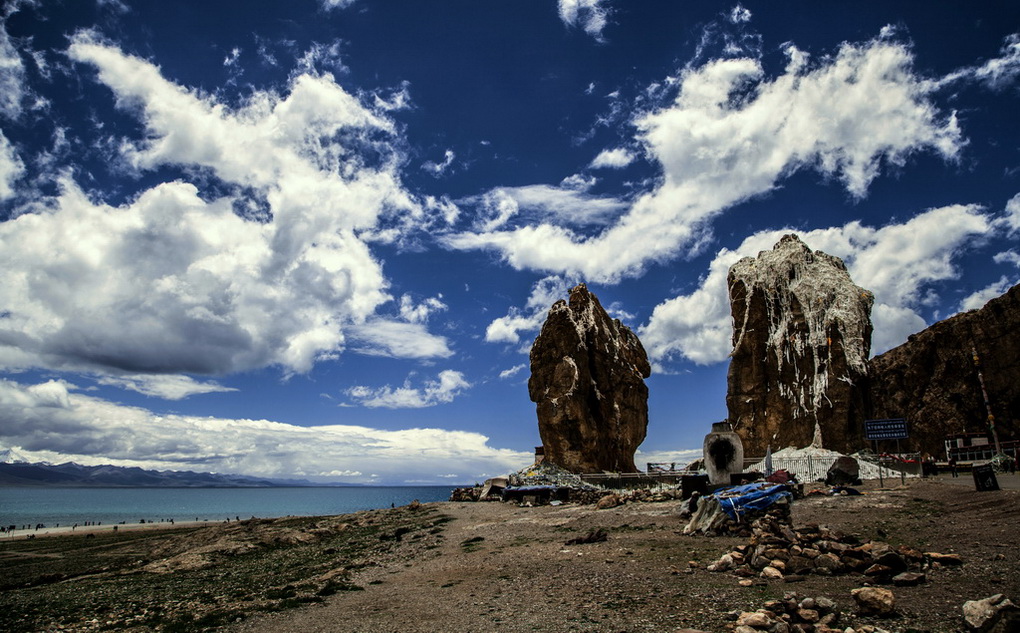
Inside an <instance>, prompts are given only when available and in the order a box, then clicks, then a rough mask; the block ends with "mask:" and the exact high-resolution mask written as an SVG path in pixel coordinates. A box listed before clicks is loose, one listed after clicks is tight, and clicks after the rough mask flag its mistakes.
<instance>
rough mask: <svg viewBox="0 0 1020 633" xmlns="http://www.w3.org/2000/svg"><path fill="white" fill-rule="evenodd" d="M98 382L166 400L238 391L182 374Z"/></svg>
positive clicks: (130, 377) (131, 376)
mask: <svg viewBox="0 0 1020 633" xmlns="http://www.w3.org/2000/svg"><path fill="white" fill-rule="evenodd" d="M98 382H99V384H101V385H111V386H114V387H120V388H121V389H127V390H129V391H137V392H138V393H140V394H143V395H146V396H154V397H156V398H163V399H165V400H182V399H184V398H187V397H189V396H194V395H198V394H203V393H224V392H228V391H237V389H233V388H231V387H224V386H223V385H221V384H219V383H217V382H215V381H205V382H201V381H198V380H195V379H194V378H192V377H190V376H184V375H181V374H169V375H165V374H164V375H144V374H135V375H129V376H101V377H100V378H99V380H98Z"/></svg>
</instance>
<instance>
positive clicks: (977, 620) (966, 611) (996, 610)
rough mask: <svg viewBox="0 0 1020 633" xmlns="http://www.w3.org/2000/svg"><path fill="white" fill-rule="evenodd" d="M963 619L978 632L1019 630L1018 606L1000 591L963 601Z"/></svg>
mask: <svg viewBox="0 0 1020 633" xmlns="http://www.w3.org/2000/svg"><path fill="white" fill-rule="evenodd" d="M963 619H964V620H965V621H966V622H967V626H968V627H970V630H972V631H977V632H978V633H1010V632H1012V631H1018V630H1020V608H1018V607H1017V606H1016V605H1015V604H1013V602H1011V601H1010V600H1009V599H1008V598H1006V597H1005V596H1003V595H1002V594H1001V593H997V594H995V595H994V596H989V597H988V598H985V599H983V600H970V601H967V602H965V603H963Z"/></svg>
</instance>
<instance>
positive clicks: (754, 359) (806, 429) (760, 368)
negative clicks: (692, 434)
mask: <svg viewBox="0 0 1020 633" xmlns="http://www.w3.org/2000/svg"><path fill="white" fill-rule="evenodd" d="M728 283H729V295H730V306H731V312H732V315H733V323H734V332H733V353H732V360H731V362H730V368H729V374H728V386H727V387H728V388H727V395H726V406H727V409H728V410H729V420H730V422H731V423H732V424H733V428H734V430H735V431H736V432H737V433H738V434H739V435H740V436H741V439H742V440H743V443H744V452H745V454H747V455H763V454H764V453H765V450H766V448H767V447H768V446H769V445H771V446H772V447H773V448H776V447H785V446H796V447H803V446H807V445H809V444H812V443H813V442H814V441H817V440H818V439H820V440H821V443H822V445H823V446H824V447H826V448H829V449H832V450H837V451H841V452H850V451H852V450H856V449H858V448H860V444H861V440H860V438H861V428H860V426H861V421H862V420H863V417H864V415H863V413H864V403H865V391H864V382H865V381H864V379H865V377H866V375H867V359H868V356H869V354H870V349H871V318H870V315H871V306H872V303H873V301H874V298H873V296H872V294H871V293H870V292H868V291H867V290H864V289H863V288H860V287H858V286H856V285H854V283H853V281H852V280H851V279H850V275H849V273H847V270H846V266H845V265H844V264H843V262H842V260H840V259H839V258H838V257H833V256H831V255H827V254H826V253H823V252H821V251H811V249H810V248H808V246H807V245H806V244H804V242H802V241H801V240H800V238H798V237H797V236H796V235H786V236H784V237H783V238H782V239H781V240H780V241H779V243H778V244H776V246H775V248H774V249H773V250H771V251H763V252H761V253H759V254H758V257H757V258H750V257H746V258H744V259H742V260H740V261H739V262H737V263H736V264H734V265H733V267H732V268H730V273H729V279H728ZM819 436H820V438H819Z"/></svg>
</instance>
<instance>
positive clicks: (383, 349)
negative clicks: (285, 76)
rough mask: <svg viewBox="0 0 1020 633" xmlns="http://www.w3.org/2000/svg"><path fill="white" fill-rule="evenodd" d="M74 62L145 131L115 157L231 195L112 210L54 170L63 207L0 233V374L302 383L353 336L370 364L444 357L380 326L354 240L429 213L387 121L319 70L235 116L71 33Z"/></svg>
mask: <svg viewBox="0 0 1020 633" xmlns="http://www.w3.org/2000/svg"><path fill="white" fill-rule="evenodd" d="M68 54H69V56H70V58H71V59H72V60H74V61H75V62H77V63H79V64H80V65H81V67H82V68H85V67H92V68H94V69H95V70H96V71H97V73H98V79H99V81H100V82H101V83H103V84H104V85H105V86H106V87H108V88H109V89H110V90H111V91H112V93H113V97H114V98H115V99H116V103H117V105H118V106H119V107H120V108H122V109H123V110H124V111H126V112H127V113H129V114H131V115H133V116H136V117H137V118H138V120H139V121H140V123H142V124H143V125H144V132H143V133H142V134H140V136H139V137H138V138H136V139H130V138H128V139H124V141H123V142H122V143H120V144H119V146H120V147H121V151H122V154H123V158H124V159H125V161H126V162H127V163H129V164H130V165H132V166H133V167H134V168H135V169H138V170H149V169H155V168H158V167H164V166H167V167H183V168H185V171H184V173H185V174H187V173H189V171H188V170H192V169H195V168H198V169H205V170H208V171H209V172H211V173H212V174H213V175H214V176H215V177H217V178H218V179H219V180H220V181H221V183H222V184H224V185H225V187H221V188H219V189H217V193H210V192H205V191H200V190H199V187H198V185H195V184H192V183H191V182H187V180H186V179H184V177H183V176H182V179H181V180H175V181H169V182H163V183H161V184H157V185H155V186H152V187H151V188H149V189H146V190H143V191H140V192H139V193H138V194H137V196H136V197H135V198H133V199H132V200H130V201H129V202H127V203H125V204H122V205H119V206H110V205H107V204H105V203H103V202H102V201H100V200H93V199H91V198H90V197H89V196H88V195H86V194H85V193H84V192H83V191H82V190H81V189H80V188H79V186H78V185H77V184H76V183H75V182H74V181H73V180H72V179H71V178H70V176H67V175H65V176H63V177H61V178H60V180H59V183H60V185H61V189H62V191H61V193H60V194H59V195H58V196H56V197H55V198H53V199H50V200H46V201H43V202H41V203H38V204H36V205H35V206H33V207H31V208H28V209H26V211H27V212H25V213H22V214H21V215H19V216H17V217H16V218H14V219H12V220H9V221H7V222H4V223H2V224H0V303H2V304H3V305H4V307H5V312H4V315H3V318H0V340H2V341H3V343H4V344H3V345H2V346H0V365H2V366H4V367H8V368H18V367H46V368H55V369H72V370H73V369H84V370H89V371H104V370H107V371H109V372H110V373H111V374H112V375H114V376H116V375H121V374H124V373H127V374H179V373H194V374H224V373H229V372H233V371H244V370H248V369H253V368H259V367H265V366H274V365H275V366H279V367H281V368H282V369H283V370H284V371H286V372H306V371H308V370H309V369H311V367H312V366H313V364H314V363H315V362H316V361H317V360H319V359H322V358H331V357H334V356H335V355H337V354H338V353H340V352H341V351H343V350H344V349H345V347H346V342H347V334H348V332H349V331H353V332H355V334H356V336H357V338H358V339H359V340H360V341H361V345H362V347H364V348H365V349H366V350H368V351H369V352H370V353H383V354H386V355H391V356H401V355H405V354H406V355H407V356H409V357H411V358H423V357H428V356H430V355H431V356H447V355H449V353H450V352H449V350H448V348H447V346H446V341H445V339H444V338H442V337H437V336H434V335H431V334H429V333H428V332H427V331H426V330H425V328H424V327H423V326H422V325H421V324H408V323H402V324H401V323H393V322H390V321H388V320H386V319H381V318H376V315H375V311H376V308H377V307H378V306H380V305H382V304H384V303H386V302H387V301H389V300H390V299H391V298H390V296H389V295H388V294H387V292H386V290H387V287H388V285H389V284H388V281H387V280H386V278H385V277H384V275H383V272H382V267H381V264H380V262H379V261H378V260H377V259H376V257H374V256H373V254H372V252H371V250H370V248H369V245H368V243H367V242H366V241H365V239H366V238H365V236H366V235H369V236H371V235H373V231H375V230H376V229H377V228H378V226H379V223H380V222H381V220H382V219H383V218H384V217H389V216H391V215H393V214H400V213H408V214H411V215H421V214H423V213H424V211H423V210H422V209H420V208H419V206H418V204H417V203H416V202H415V201H414V200H413V199H412V197H411V196H410V195H409V194H408V193H407V192H406V191H405V189H404V188H403V186H402V185H401V183H400V180H399V177H398V169H399V168H398V163H399V162H400V156H399V153H398V152H397V151H396V150H395V149H393V148H389V149H387V148H388V144H387V143H388V142H387V139H391V137H392V134H393V124H392V122H391V121H390V120H389V119H388V118H387V117H386V115H385V113H384V112H380V111H379V110H376V109H374V108H373V107H372V106H370V105H366V104H365V103H363V102H362V100H361V98H359V97H355V96H353V95H351V94H349V93H348V92H347V91H345V90H344V89H343V88H342V87H341V86H340V85H338V84H337V83H336V82H335V81H334V80H333V79H332V77H331V76H328V75H318V74H297V75H295V76H294V77H293V79H292V80H291V82H290V85H289V87H288V88H289V92H288V93H286V94H277V93H276V92H272V91H255V92H254V93H253V94H252V95H251V96H250V97H249V98H248V100H247V101H246V103H244V104H242V105H241V106H240V107H236V108H232V107H228V106H227V105H225V104H223V103H219V102H217V101H216V100H215V98H214V97H211V96H208V95H204V94H200V93H199V92H197V91H194V90H191V89H189V88H187V87H184V86H180V85H177V84H174V83H172V82H170V81H168V80H166V79H165V78H164V77H162V76H161V74H160V70H159V68H158V67H157V66H155V65H154V64H152V63H151V62H148V61H146V60H142V59H140V58H137V57H134V56H131V55H127V54H125V53H124V52H122V51H121V50H119V49H118V48H117V47H115V46H113V45H110V44H107V43H105V42H103V41H102V40H101V39H100V38H99V37H98V36H97V35H95V34H94V33H89V32H82V33H78V34H76V35H74V36H73V37H72V39H71V46H70V48H69V49H68ZM369 137H371V141H369V140H367V139H368V138H369ZM366 143H370V147H369V146H366V145H365V144H366ZM5 151H6V146H3V145H0V173H2V171H3V167H2V166H3V165H4V164H5V161H4V160H3V158H2V156H3V155H5ZM387 152H388V155H387ZM369 156H370V157H371V158H369ZM6 163H7V164H10V161H9V160H7V161H6ZM7 171H8V173H9V172H10V170H9V169H8V170H7ZM7 180H8V181H9V178H8V179H7ZM3 182H5V180H4V178H0V188H2V184H3ZM224 191H225V192H226V193H224ZM0 193H2V191H0ZM375 237H376V238H378V237H379V236H378V235H375ZM433 308H435V306H433ZM389 335H392V336H393V338H387V337H388V336H389Z"/></svg>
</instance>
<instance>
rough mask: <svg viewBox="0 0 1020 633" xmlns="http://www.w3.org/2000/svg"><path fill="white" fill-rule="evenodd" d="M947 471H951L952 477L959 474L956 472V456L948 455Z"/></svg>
mask: <svg viewBox="0 0 1020 633" xmlns="http://www.w3.org/2000/svg"><path fill="white" fill-rule="evenodd" d="M949 472H951V473H953V477H958V476H959V473H957V472H956V457H955V456H953V455H950V456H949Z"/></svg>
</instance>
